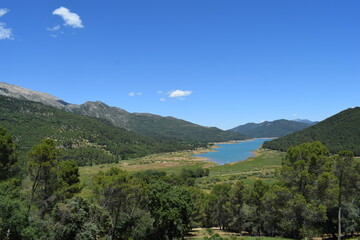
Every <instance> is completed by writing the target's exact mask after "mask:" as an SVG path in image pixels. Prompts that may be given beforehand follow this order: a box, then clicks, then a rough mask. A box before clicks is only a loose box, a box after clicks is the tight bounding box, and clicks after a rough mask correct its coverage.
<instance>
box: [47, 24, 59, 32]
mask: <svg viewBox="0 0 360 240" xmlns="http://www.w3.org/2000/svg"><path fill="white" fill-rule="evenodd" d="M60 28H61V26H60V25H56V26H54V27H52V28H46V30H48V31H50V32H55V31H57V30H60Z"/></svg>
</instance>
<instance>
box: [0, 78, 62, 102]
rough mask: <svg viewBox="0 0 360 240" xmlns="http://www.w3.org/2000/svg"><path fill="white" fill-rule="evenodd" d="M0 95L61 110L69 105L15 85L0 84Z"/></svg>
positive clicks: (45, 94)
mask: <svg viewBox="0 0 360 240" xmlns="http://www.w3.org/2000/svg"><path fill="white" fill-rule="evenodd" d="M0 95H3V96H5V97H12V98H17V99H25V100H29V101H33V102H40V103H43V104H45V105H50V106H53V107H57V108H63V107H65V106H67V105H69V103H67V102H65V101H63V100H61V99H60V98H57V97H55V96H53V95H51V94H48V93H43V92H37V91H33V90H30V89H26V88H23V87H19V86H16V85H12V84H8V83H4V82H0Z"/></svg>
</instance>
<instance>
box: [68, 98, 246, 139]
mask: <svg viewBox="0 0 360 240" xmlns="http://www.w3.org/2000/svg"><path fill="white" fill-rule="evenodd" d="M65 110H66V111H70V112H73V113H78V114H81V115H86V116H92V117H97V118H102V119H106V120H108V121H110V122H111V123H113V124H114V125H115V126H117V127H122V128H125V129H128V130H131V131H134V132H136V133H139V134H141V135H147V136H163V137H170V138H177V139H180V140H186V141H187V140H192V141H201V142H224V141H229V140H243V139H246V138H248V137H246V136H244V135H243V134H240V133H236V132H228V131H223V130H221V129H219V128H215V127H204V126H200V125H197V124H194V123H191V122H188V121H184V120H181V119H177V118H174V117H162V116H159V115H154V114H148V113H129V112H127V111H125V110H123V109H120V108H117V107H110V106H108V105H106V104H105V103H102V102H86V103H84V104H81V105H69V106H67V107H65Z"/></svg>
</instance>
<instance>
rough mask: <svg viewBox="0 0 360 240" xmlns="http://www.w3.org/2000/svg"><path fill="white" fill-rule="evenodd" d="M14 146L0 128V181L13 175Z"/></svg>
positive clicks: (15, 157)
mask: <svg viewBox="0 0 360 240" xmlns="http://www.w3.org/2000/svg"><path fill="white" fill-rule="evenodd" d="M16 163H17V155H16V146H15V143H14V142H13V140H12V137H11V136H10V135H9V134H7V132H6V130H5V129H4V128H1V127H0V181H1V180H4V179H7V178H9V177H11V176H14V174H15V172H16V171H15V170H16V169H15V164H16Z"/></svg>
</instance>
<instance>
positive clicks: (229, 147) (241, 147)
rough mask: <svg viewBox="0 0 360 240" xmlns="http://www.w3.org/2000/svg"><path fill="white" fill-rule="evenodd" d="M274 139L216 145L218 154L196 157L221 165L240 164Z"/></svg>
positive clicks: (211, 153)
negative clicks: (265, 143)
mask: <svg viewBox="0 0 360 240" xmlns="http://www.w3.org/2000/svg"><path fill="white" fill-rule="evenodd" d="M269 140H272V139H269V138H259V139H254V140H250V141H245V142H239V143H229V144H216V145H217V146H219V147H220V148H216V149H215V150H216V152H208V153H204V154H198V155H194V156H196V157H205V158H208V159H209V160H210V161H213V162H216V163H218V164H220V165H222V164H226V163H232V162H239V161H244V160H246V159H248V158H249V157H252V156H253V155H254V154H253V153H252V151H254V150H256V149H258V148H260V147H261V145H262V144H263V143H264V142H265V141H269Z"/></svg>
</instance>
